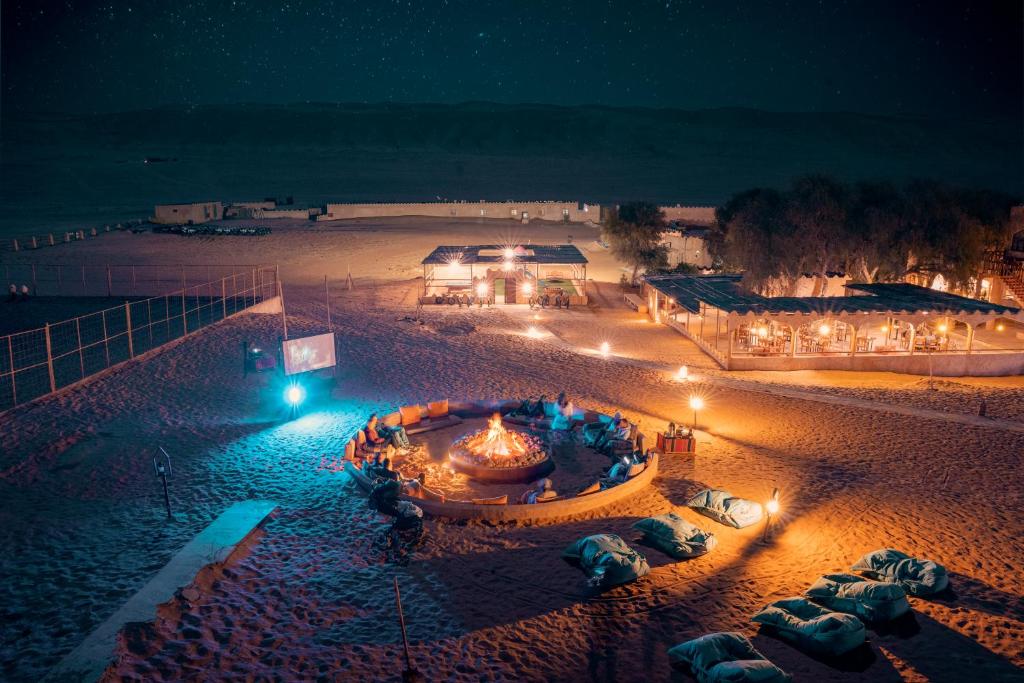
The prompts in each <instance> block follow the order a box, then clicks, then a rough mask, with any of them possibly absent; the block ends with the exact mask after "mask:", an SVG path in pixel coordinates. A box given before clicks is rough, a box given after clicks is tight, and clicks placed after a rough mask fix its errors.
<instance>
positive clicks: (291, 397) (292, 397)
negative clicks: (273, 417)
mask: <svg viewBox="0 0 1024 683" xmlns="http://www.w3.org/2000/svg"><path fill="white" fill-rule="evenodd" d="M305 399H306V390H305V389H303V388H302V387H301V386H300V385H298V384H291V385H289V386H288V388H287V389H285V390H284V400H285V403H287V404H288V405H290V406H291V407H292V409H295V408H297V407H298V406H299V404H300V403H302V402H303V401H304V400H305Z"/></svg>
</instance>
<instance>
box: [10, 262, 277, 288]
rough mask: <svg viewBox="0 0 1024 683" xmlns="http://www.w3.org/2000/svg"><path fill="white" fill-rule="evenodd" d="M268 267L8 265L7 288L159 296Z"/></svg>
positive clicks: (79, 264) (243, 265)
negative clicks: (23, 286)
mask: <svg viewBox="0 0 1024 683" xmlns="http://www.w3.org/2000/svg"><path fill="white" fill-rule="evenodd" d="M268 267H273V266H267V265H265V264H264V265H255V266H254V265H250V264H227V265H224V264H218V265H181V264H174V265H164V264H146V265H106V264H84V263H6V264H3V265H2V266H0V268H2V271H0V272H2V273H3V277H4V280H3V282H4V287H3V289H4V290H6V289H7V287H8V286H9V285H12V284H13V285H16V286H17V287H18V289H19V290H20V289H21V286H22V285H26V286H28V288H29V291H30V292H31V293H32V294H33V295H34V296H156V295H159V294H165V293H167V292H170V291H177V290H185V289H189V288H191V287H198V286H202V285H205V284H206V283H209V282H215V281H217V280H220V279H222V278H227V277H231V276H232V275H236V274H239V273H244V272H248V271H252V270H254V269H257V268H268Z"/></svg>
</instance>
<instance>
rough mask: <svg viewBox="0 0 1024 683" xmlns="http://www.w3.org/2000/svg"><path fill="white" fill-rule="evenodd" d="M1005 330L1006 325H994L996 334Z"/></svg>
mask: <svg viewBox="0 0 1024 683" xmlns="http://www.w3.org/2000/svg"><path fill="white" fill-rule="evenodd" d="M1005 329H1006V325H1004V324H1002V323H996V332H1002V331H1003V330H1005Z"/></svg>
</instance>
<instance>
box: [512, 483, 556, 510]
mask: <svg viewBox="0 0 1024 683" xmlns="http://www.w3.org/2000/svg"><path fill="white" fill-rule="evenodd" d="M557 497H558V493H557V492H556V491H555V489H554V484H552V483H551V480H550V479H547V478H545V479H541V480H540V481H538V482H537V484H536V486H535V487H534V488H532V489H527V490H526V491H524V492H523V495H521V496H520V497H519V502H520V503H522V504H523V505H534V504H536V503H543V502H544V501H546V500H551V499H552V498H557Z"/></svg>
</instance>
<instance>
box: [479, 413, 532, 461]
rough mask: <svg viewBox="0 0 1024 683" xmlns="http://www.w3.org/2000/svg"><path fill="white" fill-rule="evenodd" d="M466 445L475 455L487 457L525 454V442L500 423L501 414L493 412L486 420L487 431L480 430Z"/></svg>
mask: <svg viewBox="0 0 1024 683" xmlns="http://www.w3.org/2000/svg"><path fill="white" fill-rule="evenodd" d="M466 447H467V449H468V450H470V451H471V452H473V453H476V454H477V455H483V456H486V457H488V458H492V457H495V456H499V457H500V456H505V457H507V456H511V455H525V454H526V450H527V449H526V444H525V443H524V442H523V439H522V437H521V436H519V434H517V433H515V432H510V431H508V430H507V429H505V427H504V425H502V424H501V415H499V414H498V413H495V414H494V415H493V416H492V417H491V419H490V420H488V422H487V431H486V432H485V431H483V430H481V431H480V432H479V433H478V434H475V435H474V436H473V437H471V438H470V439H469V440H468V441H467V442H466Z"/></svg>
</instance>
